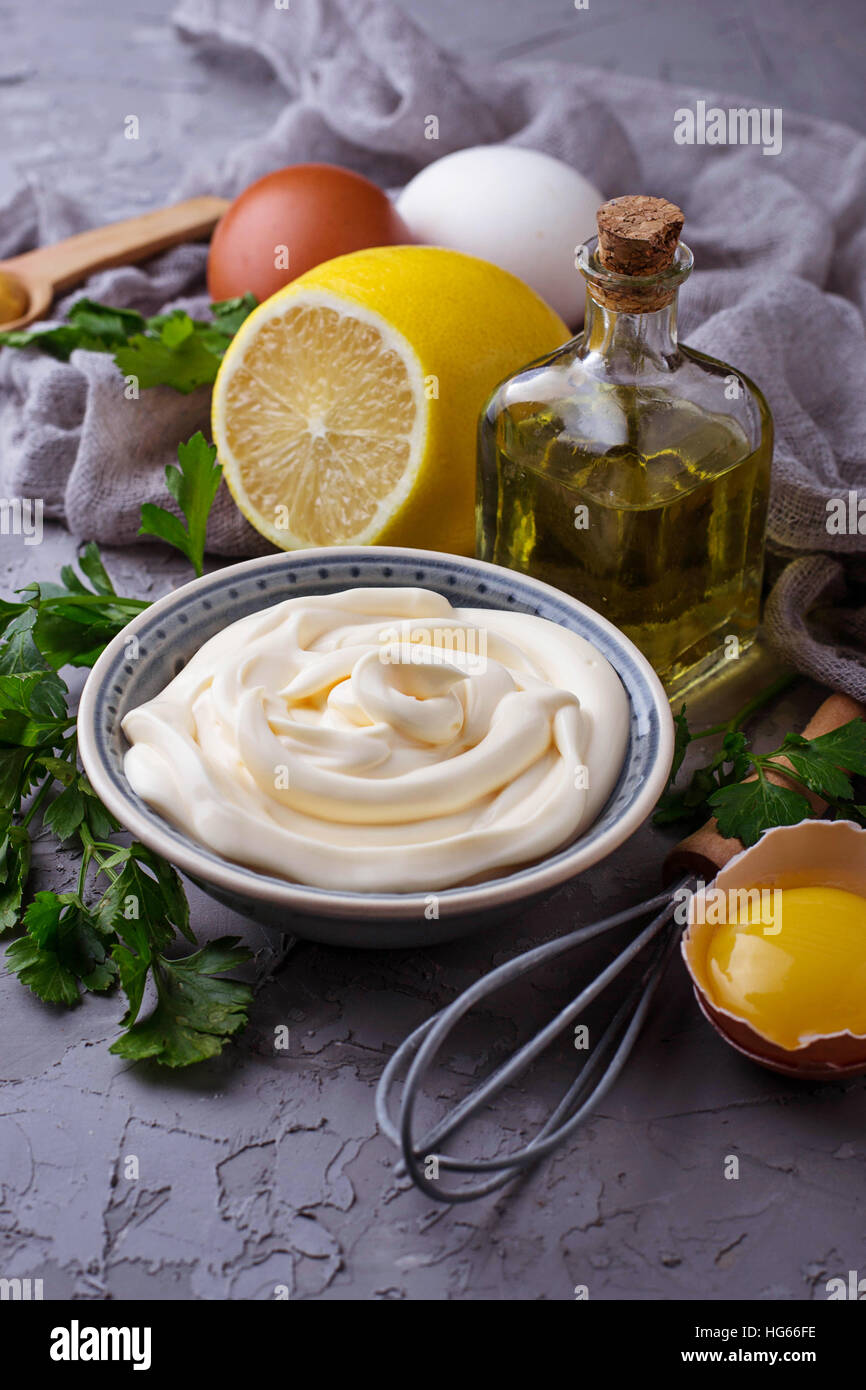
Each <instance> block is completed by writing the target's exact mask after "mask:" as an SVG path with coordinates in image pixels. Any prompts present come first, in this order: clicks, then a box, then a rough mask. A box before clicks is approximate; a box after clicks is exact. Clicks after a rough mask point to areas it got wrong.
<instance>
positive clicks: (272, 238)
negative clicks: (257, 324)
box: [207, 164, 412, 302]
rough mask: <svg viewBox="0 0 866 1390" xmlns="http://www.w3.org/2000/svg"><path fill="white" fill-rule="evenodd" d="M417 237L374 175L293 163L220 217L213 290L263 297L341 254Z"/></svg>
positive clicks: (211, 262) (211, 264) (210, 278)
mask: <svg viewBox="0 0 866 1390" xmlns="http://www.w3.org/2000/svg"><path fill="white" fill-rule="evenodd" d="M411 240H412V237H411V236H410V235H409V232H408V231H407V229H406V227H405V226H404V224H403V222H402V221H401V219H400V217H399V216H398V215H397V213H396V212H395V210H394V208H393V206H392V204H391V201H390V199H389V198H388V197H387V195H386V194H385V193H383V192H382V190H381V188H377V187H376V185H375V184H374V183H371V182H370V180H369V179H365V178H362V177H361V175H360V174H354V173H352V171H351V170H350V169H340V168H338V167H337V166H336V165H334V164H292V165H289V167H288V168H286V169H276V170H275V171H274V172H273V173H272V174H266V175H265V177H264V178H263V179H259V180H258V181H257V182H256V183H253V184H251V185H250V187H249V188H247V189H246V190H245V191H244V192H243V193H241V194H240V196H239V197H238V198H236V199H235V201H234V202H233V203H232V205H231V207H230V208H229V210H228V212H227V213H226V214H225V216H224V217H223V218H222V219H221V221H220V222H219V223H218V225H217V229H216V231H215V232H214V234H213V239H212V241H211V245H210V253H209V255H208V266H207V283H208V290H209V292H210V296H211V299H214V300H220V299H233V298H234V297H235V296H236V295H242V294H246V293H248V292H251V293H252V294H254V295H255V297H256V299H258V300H259V302H261V301H262V300H263V299H267V298H268V297H269V296H270V295H272V294H275V293H276V291H277V290H279V289H281V288H282V286H283V285H287V284H288V283H289V281H290V280H294V279H296V277H297V276H298V275H303V273H304V271H305V270H311V269H312V267H313V266H315V265H320V264H321V262H322V261H329V260H331V259H332V258H333V257H334V256H342V255H345V254H346V253H347V252H349V251H361V250H364V249H365V248H366V247H368V246H392V245H394V244H396V243H401V242H408V241H411Z"/></svg>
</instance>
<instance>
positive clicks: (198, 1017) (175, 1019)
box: [109, 936, 252, 1067]
mask: <svg viewBox="0 0 866 1390" xmlns="http://www.w3.org/2000/svg"><path fill="white" fill-rule="evenodd" d="M249 956H250V953H249V952H248V951H246V950H244V949H243V948H242V947H239V946H238V938H237V937H236V936H228V937H223V938H221V939H220V940H219V941H213V942H211V943H210V944H209V945H208V946H205V947H203V948H202V950H200V951H196V952H194V953H193V954H192V955H191V956H186V957H185V958H183V959H181V960H166V959H165V957H164V956H161V957H160V958H159V959H158V960H157V961H156V962H155V965H154V981H155V984H156V990H157V1003H156V1007H155V1008H154V1010H153V1012H152V1013H151V1014H149V1015H148V1016H147V1018H144V1019H141V1020H140V1021H139V1022H137V1023H134V1024H132V1026H131V1027H130V1028H129V1029H128V1031H127V1032H126V1033H124V1034H123V1035H122V1036H121V1037H119V1038H118V1039H117V1040H116V1042H114V1043H112V1045H111V1048H110V1049H109V1050H110V1051H111V1052H113V1053H114V1054H115V1055H116V1056H119V1057H127V1058H129V1059H130V1060H132V1061H139V1060H141V1059H143V1058H146V1057H153V1058H156V1060H157V1061H159V1062H162V1063H163V1064H164V1065H165V1066H169V1067H184V1066H188V1065H189V1064H190V1063H191V1062H200V1061H204V1060H205V1059H206V1058H208V1057H216V1056H217V1055H218V1054H219V1053H220V1052H221V1051H222V1049H223V1047H224V1045H225V1043H226V1042H228V1040H229V1038H231V1037H232V1036H233V1035H234V1034H235V1033H237V1032H239V1030H240V1029H241V1028H243V1027H244V1026H245V1024H246V1021H247V1018H246V1010H247V1008H248V1006H249V1004H250V1001H251V1000H252V990H251V989H250V987H249V985H245V984H240V983H239V982H238V981H236V980H219V979H215V978H214V976H216V975H222V974H224V972H225V971H227V970H231V969H233V968H234V967H235V966H237V965H240V964H242V963H243V962H244V961H245V960H249ZM123 968H125V969H127V970H128V969H129V966H128V963H127V962H125V963H124V967H123ZM127 979H128V980H129V975H127ZM130 983H131V984H132V983H133V982H132V981H130ZM136 983H137V982H136ZM139 1003H140V996H139Z"/></svg>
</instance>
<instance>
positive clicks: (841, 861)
mask: <svg viewBox="0 0 866 1390" xmlns="http://www.w3.org/2000/svg"><path fill="white" fill-rule="evenodd" d="M816 883H820V884H822V885H825V886H826V887H828V888H844V889H846V890H847V891H848V892H849V893H859V894H860V895H861V896H862V897H866V830H864V829H863V828H862V827H861V826H859V825H855V824H854V823H853V822H852V821H813V820H804V821H801V822H800V823H799V825H784V826H778V827H777V828H776V829H774V830H767V831H765V832H764V834H763V835H762V836H761V838H760V840H759V841H758V843H757V844H756V845H753V846H752V847H751V849H746V850H743V852H742V853H741V854H738V855H736V856H735V858H733V859H731V860H730V861H729V863H727V864H726V865H725V867H724V868H723V869H722V870H721V872H720V873H719V874H717V875H716V877H715V878H714V879H713V881H712V883H709V884H707V885H706V886H705V887H704V888H702V889H700V890H699V891H698V892H696V893H695V894H694V896H693V897H692V898H691V900H690V902H689V905H688V926H687V928H686V931H685V933H684V934H683V939H682V943H681V949H682V954H683V960H684V961H685V965H686V969H687V970H688V972H689V975H690V976H691V978H692V983H693V985H694V989H695V997H696V998H697V1001H698V1004H699V1005H700V1008H701V1012H702V1013H703V1014H704V1017H705V1018H707V1019H709V1021H710V1023H711V1024H712V1025H713V1027H714V1028H715V1029H716V1032H717V1033H720V1034H721V1035H722V1037H723V1038H724V1039H725V1041H726V1042H729V1043H730V1044H731V1046H732V1047H735V1048H736V1049H737V1051H738V1052H741V1053H742V1054H743V1055H744V1056H745V1057H749V1058H750V1059H751V1060H752V1061H753V1062H757V1063H758V1065H759V1066H762V1067H767V1068H769V1070H770V1071H775V1072H781V1073H782V1074H783V1075H784V1076H795V1077H800V1078H802V1079H803V1080H810V1081H838V1080H840V1079H841V1078H843V1077H848V1076H859V1075H861V1074H863V1073H866V1037H862V1036H858V1035H857V1034H855V1033H851V1032H848V1031H847V1030H846V1031H845V1032H842V1033H833V1034H829V1035H827V1036H825V1037H819V1038H814V1039H812V1041H811V1042H809V1043H807V1044H805V1045H804V1046H802V1047H798V1048H793V1049H789V1048H785V1047H780V1046H779V1044H778V1043H776V1042H773V1040H772V1039H771V1038H768V1037H766V1036H765V1035H764V1034H763V1033H761V1032H759V1031H758V1030H757V1029H756V1028H754V1027H753V1026H752V1025H751V1024H750V1023H747V1022H746V1021H745V1020H744V1019H742V1018H739V1017H737V1015H735V1014H732V1013H730V1012H729V1011H728V1010H727V1009H723V1008H721V1007H719V1005H717V1004H715V1003H713V1002H712V1000H711V997H710V994H709V990H708V985H707V976H706V953H707V945H708V943H709V939H710V936H711V935H712V933H713V931H714V929H715V924H714V923H711V922H706V921H702V920H701V918H702V917H704V916H705V912H704V911H702V900H703V899H704V897H705V895H706V893H707V892H708V891H709V890H710V889H714V888H716V889H722V890H723V891H725V892H727V890H728V889H731V888H806V887H809V886H810V885H814V884H816Z"/></svg>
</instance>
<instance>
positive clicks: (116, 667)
mask: <svg viewBox="0 0 866 1390" xmlns="http://www.w3.org/2000/svg"><path fill="white" fill-rule="evenodd" d="M380 557H381V561H380ZM389 560H393V561H394V562H405V561H409V562H410V563H411V564H412V565H414V566H415V568H416V570H417V575H416V578H415V581H414V582H417V583H419V584H420V583H423V584H424V585H425V586H426V587H430V588H434V589H438V591H439V592H442V593H444V594H445V596H446V597H447V595H448V590H449V588H450V587H456V585H457V583H458V580H457V579H456V578H455V577H454V575H455V571H456V570H463V571H464V572H467V573H468V574H470V575H473V576H476V577H478V580H479V582H478V583H476V584H475V585H474V587H475V588H476V589H477V592H478V594H479V596H480V598H481V602H480V603H478V604H477V605H475V606H478V607H481V606H487V607H490V608H504V609H506V611H507V610H508V609H509V608H513V610H514V611H517V612H520V611H524V612H526V611H528V612H538V611H539V608H540V607H541V606H542V601H543V608H544V612H543V614H542V616H544V617H547V618H551V619H552V620H553V621H554V622H556V621H558V620H559V615H561V616H562V617H565V618H567V620H568V621H567V622H566V624H565V625H566V626H568V627H569V628H570V629H571V630H572V631H577V632H579V633H580V635H581V636H584V637H586V638H587V639H588V640H589V641H591V642H593V643H594V644H595V646H596V647H597V648H598V649H599V651H600V652H601V653H602V654H603V655H604V656H605V657H606V658H607V660H608V661H609V662H610V663H611V665H612V666H613V667H614V670H615V671H616V672H617V675H618V676H619V678H620V680H621V681H622V683H623V686H624V687H625V689H626V693H627V694H628V697H629V706H630V712H631V717H632V726H633V724H634V718H635V715H636V714H638V715H641V714H642V715H643V716H644V717H645V719H646V728H645V729H642V730H641V738H642V739H644V738H645V739H648V740H649V741H650V747H649V749H647V750H645V751H646V753H647V761H648V764H649V767H650V772H649V774H648V775H647V776H646V778H645V779H644V781H643V782H642V784H641V786H640V789H639V791H638V793H637V795H636V796H635V797H634V799H633V800H632V802H631V803H630V804H629V805H628V807H627V808H626V810H625V811H624V813H623V814H622V815H621V816H620V817H619V818H618V819H617V820H615V821H614V822H613V823H612V824H611V825H609V826H606V827H605V826H604V825H603V820H604V816H605V812H606V810H607V807H609V806H610V804H611V802H612V801H614V800H615V799H616V797H617V794H618V792H619V790H620V788H621V786H622V783H623V780H624V778H625V777H626V776H627V774H628V769H629V763H630V759H629V757H628V756H627V757H626V761H625V763H624V765H623V768H622V770H621V772H620V776H619V778H618V780H617V783H616V785H615V786H614V788H613V789H612V791H611V794H610V796H609V798H608V800H607V802H606V804H605V807H603V808H602V810H601V812H600V813H599V816H598V817H597V818H596V821H595V822H594V823H593V825H592V826H590V828H589V829H588V830H587V832H586V833H585V834H584V835H582V836H580V837H579V838H578V839H577V840H575V841H573V842H572V843H571V845H568V846H566V847H565V848H564V849H561V850H557V851H556V852H555V853H553V854H551V855H549V856H548V857H547V858H545V859H542V860H541V861H539V862H538V863H537V864H530V865H527V866H524V867H521V868H519V869H517V870H515V871H513V872H511V873H508V872H506V873H503V874H502V875H500V876H499V877H497V878H491V879H488V880H485V881H484V882H481V883H475V884H469V885H465V886H463V887H455V888H443V889H440V890H439V891H438V892H437V893H436V894H435V895H434V896H435V898H436V901H437V909H438V911H439V914H440V916H445V915H446V914H448V915H451V916H453V915H460V916H463V915H464V914H468V913H477V912H487V911H491V910H494V909H495V908H496V907H498V906H506V905H509V904H512V903H513V902H514V901H515V899H518V900H523V899H528V900H529V899H532V898H534V897H536V896H540V895H542V894H545V893H548V892H550V891H552V890H553V889H554V888H556V887H558V886H560V885H561V884H563V883H566V882H568V881H569V880H570V879H572V878H574V877H576V876H577V875H578V874H580V873H581V872H583V871H584V870H585V869H588V868H590V867H591V866H592V865H593V864H596V863H598V862H599V861H600V860H601V859H603V858H606V857H607V855H609V854H610V853H612V852H613V851H614V850H615V849H617V848H618V847H619V846H620V845H621V844H623V843H624V841H625V840H627V839H629V838H630V837H631V835H633V834H634V832H635V831H636V830H637V829H638V828H639V827H640V826H641V825H642V824H643V822H644V821H645V820H646V818H647V816H648V815H649V814H650V812H651V811H652V809H653V806H654V805H655V803H656V801H657V800H658V798H659V796H660V795H661V793H662V791H663V790H664V787H665V784H666V782H667V777H668V772H669V770H670V765H671V760H672V757H673V747H674V726H673V719H672V716H671V711H670V705H669V703H668V699H667V696H666V694H665V691H664V687H663V686H662V684H661V681H660V680H659V678H658V676H657V675H656V673H655V671H654V670H653V668H652V666H651V665H650V663H649V662H648V661H647V659H646V657H645V656H644V655H643V654H642V653H641V652H640V651H639V650H638V649H637V647H636V646H635V645H634V643H633V642H631V641H630V640H629V638H627V637H626V636H625V635H624V634H623V633H622V632H620V631H619V629H618V628H616V627H614V625H613V624H612V623H610V622H608V620H607V619H606V618H603V617H601V615H600V614H598V613H596V612H595V611H594V610H593V609H591V608H588V607H587V606H586V604H583V603H581V602H580V600H579V599H575V598H571V597H570V596H569V595H567V594H564V593H562V592H561V591H560V590H559V589H555V588H553V586H552V585H550V584H545V583H544V582H543V581H541V580H539V579H533V578H531V577H530V576H528V575H524V574H520V573H518V572H515V571H512V570H508V569H505V568H503V567H502V566H500V565H493V564H489V563H488V562H487V561H485V560H475V559H472V558H470V557H468V556H462V555H450V554H448V553H447V552H443V551H433V550H416V549H409V548H404V547H401V546H369V547H359V548H353V549H352V548H349V547H326V548H315V549H312V548H311V549H308V550H294V551H283V552H280V553H278V554H275V555H265V556H261V557H259V558H257V559H253V560H243V561H241V562H240V563H238V564H235V565H229V566H226V567H225V568H223V569H220V570H215V571H214V572H213V573H211V574H206V575H204V576H203V577H202V578H201V579H193V580H191V581H190V582H189V583H187V584H184V585H182V586H181V587H180V588H179V589H174V590H172V591H171V592H170V593H168V594H166V595H164V596H163V597H162V598H160V599H157V600H156V601H155V602H154V603H153V604H152V605H151V606H150V607H149V608H147V609H145V611H144V612H143V613H140V614H139V615H138V616H137V617H136V618H134V619H133V620H132V622H130V623H128V624H127V626H126V627H125V628H124V629H123V630H122V632H120V633H118V635H117V636H116V637H115V638H113V639H112V641H111V642H110V643H109V644H108V646H107V647H106V649H105V651H104V652H103V653H102V655H101V656H100V657H99V659H98V660H97V662H96V664H95V665H94V667H93V670H92V671H91V672H90V675H89V677H88V679H87V682H86V684H85V686H84V690H83V692H82V695H81V701H80V704H79V711H78V745H79V752H80V754H81V760H82V763H83V765H84V770H85V772H86V774H87V776H88V778H89V780H90V783H91V785H92V786H93V788H94V791H95V792H96V794H97V795H98V796H99V797H100V799H101V800H102V801H103V802H104V804H105V805H106V806H107V808H108V810H109V811H110V812H111V813H112V815H113V816H114V817H115V818H116V819H117V820H118V821H119V822H120V823H121V825H122V826H123V827H124V828H125V829H126V830H128V831H129V832H130V833H131V834H132V835H133V836H135V838H136V839H138V840H140V841H141V843H142V844H145V845H147V847H148V848H149V849H152V850H154V851H155V852H156V853H157V854H160V855H161V856H162V857H163V858H164V859H167V860H169V862H170V863H172V864H174V865H175V867H177V868H178V869H181V870H182V871H183V872H184V873H186V874H188V875H189V876H190V877H191V878H193V879H195V880H197V881H200V882H202V883H203V884H204V885H207V884H213V885H214V886H215V887H217V888H219V889H221V890H222V891H224V892H226V893H230V894H235V895H238V896H239V897H252V898H255V899H258V900H260V901H265V902H269V903H272V904H275V905H277V906H284V907H285V908H286V910H287V911H290V912H300V913H308V914H309V915H312V916H315V917H339V918H344V919H348V918H352V917H354V916H358V915H359V913H360V914H361V915H363V916H365V917H366V916H369V915H370V914H371V913H374V912H375V913H378V914H379V915H380V916H382V917H383V918H385V919H387V920H395V919H400V918H405V917H409V916H414V915H417V914H418V913H419V912H420V913H422V914H423V912H424V909H425V907H427V905H428V904H429V900H430V896H431V895H430V894H429V893H424V892H420V891H419V892H417V893H357V892H349V891H346V890H344V889H339V888H333V889H331V888H314V887H311V886H310V885H307V884H302V883H295V882H292V881H290V880H288V879H281V878H277V877H275V876H273V875H270V874H264V873H260V872H258V871H257V870H255V869H249V868H246V867H245V866H244V865H242V864H235V863H233V862H232V861H231V860H228V859H224V858H222V856H220V855H218V854H215V853H214V852H213V851H211V850H209V849H207V848H205V847H204V846H202V845H199V844H197V843H196V842H195V841H194V840H191V839H190V838H188V837H187V836H186V835H184V833H183V831H181V830H179V829H177V828H176V827H175V826H173V825H172V824H171V823H170V822H168V821H165V820H163V819H162V817H161V816H159V815H158V813H157V812H156V811H153V810H152V809H151V808H150V807H148V806H147V805H146V803H145V802H143V801H142V800H141V799H140V798H139V797H138V796H136V794H135V793H134V792H133V791H132V789H131V787H129V785H128V783H127V782H126V780H125V778H124V777H123V774H122V772H119V771H118V770H117V768H116V767H115V765H114V761H115V760H114V758H113V757H112V753H111V750H110V748H109V746H108V738H107V736H106V734H105V730H104V729H103V720H102V717H101V716H102V713H103V706H106V708H107V711H108V713H110V714H112V715H115V712H116V705H115V706H112V705H111V704H110V703H109V698H110V697H109V695H108V692H109V691H114V692H115V693H117V692H121V694H122V690H123V677H124V674H129V663H128V660H127V657H126V654H125V653H126V646H127V643H128V641H129V639H130V638H131V637H133V636H135V637H137V638H138V639H139V642H140V644H141V648H142V654H146V651H147V648H146V647H145V645H144V642H145V639H146V638H147V636H148V635H149V634H151V632H152V633H153V634H154V635H155V634H156V630H157V629H158V628H161V626H162V624H163V623H164V622H165V621H166V620H168V622H171V620H172V617H174V616H175V615H176V614H178V613H180V612H182V610H183V606H184V603H185V602H187V601H188V600H190V599H191V598H192V597H196V598H199V599H200V598H202V597H203V596H205V595H207V594H208V592H209V591H212V593H213V594H214V595H215V594H216V593H217V592H219V591H220V590H223V589H225V588H226V587H227V586H228V587H229V590H230V591H231V589H232V588H234V584H235V581H241V580H243V579H246V578H248V577H250V576H256V575H258V576H259V582H258V588H259V589H261V590H263V591H264V590H265V589H266V587H267V586H266V585H262V584H261V582H260V580H261V577H262V576H263V575H264V574H265V573H266V572H267V571H268V570H269V569H277V570H280V571H282V570H285V571H287V572H288V577H289V578H290V579H291V576H292V572H293V571H294V570H301V569H303V570H307V571H308V570H310V569H313V570H317V571H318V574H317V576H316V577H317V579H318V580H319V582H320V584H321V592H325V593H327V592H329V591H330V592H337V591H338V589H344V588H346V587H347V586H348V583H349V582H350V581H351V579H357V580H358V582H360V583H363V582H364V581H363V572H364V570H365V569H366V570H369V569H370V567H371V566H375V565H376V564H377V562H378V563H379V565H380V575H379V577H378V578H377V580H376V582H377V583H379V582H383V581H384V582H385V583H387V582H388V581H389V579H391V578H392V576H393V566H392V565H389V564H388V561H389ZM333 568H340V569H344V568H348V570H349V572H350V578H349V581H347V579H346V577H345V576H344V577H342V578H341V579H340V581H339V583H338V584H337V585H336V586H334V585H329V584H328V583H327V582H326V581H328V579H329V578H330V575H329V571H330V570H331V569H333ZM353 570H357V571H358V573H357V574H354V573H352V571H353ZM418 575H423V578H419V577H418ZM485 576H486V577H487V579H488V582H487V583H486V584H485V583H483V582H481V579H482V578H483V577H485ZM443 581H444V582H443ZM404 582H405V581H404ZM508 586H513V587H514V589H515V590H516V591H517V592H516V593H514V594H511V595H508V593H507V592H505V593H504V599H505V601H504V602H492V601H487V599H488V595H489V596H490V599H491V600H492V599H493V598H495V597H496V594H497V593H498V592H500V591H506V590H507V588H508ZM520 591H522V594H521V593H520ZM532 595H537V597H538V600H539V602H538V604H536V606H535V608H533V607H532V606H531V602H530V599H531V596H532ZM230 597H232V598H236V597H238V594H237V593H235V594H232V593H231V592H230ZM278 601H282V600H278ZM266 606H267V599H266V598H265V597H264V592H263V600H262V603H261V607H266ZM184 621H185V620H184ZM228 621H234V619H233V618H229V619H228ZM202 640H206V639H202ZM198 645H201V643H199V644H198ZM124 668H126V672H124ZM641 691H642V692H643V694H644V696H645V707H644V708H643V709H642V710H636V709H635V700H634V695H635V693H636V692H641ZM118 698H120V696H118ZM124 712H125V711H124ZM121 717H122V716H121V715H120V713H116V717H115V718H114V723H115V725H119V721H120V718H121Z"/></svg>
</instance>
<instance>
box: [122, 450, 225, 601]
mask: <svg viewBox="0 0 866 1390" xmlns="http://www.w3.org/2000/svg"><path fill="white" fill-rule="evenodd" d="M177 457H178V462H179V463H180V468H176V467H175V466H174V465H173V464H169V465H168V467H167V468H166V470H165V481H166V485H167V487H168V490H169V492H170V493H171V495H172V497H173V498H174V500H175V501H176V502H177V504H178V506H179V507H180V510H181V512H182V513H183V515H184V517H185V518H186V526H184V525H183V523H182V522H181V521H180V520H179V519H178V517H176V516H175V514H174V513H173V512H170V511H167V510H166V508H165V507H157V506H154V505H153V504H152V503H150V502H146V503H145V505H144V506H143V507H142V509H141V527H140V529H139V532H138V534H139V535H140V536H158V537H159V538H160V539H161V540H164V541H168V543H169V545H173V546H174V547H175V548H176V549H177V550H180V551H182V553H183V554H184V555H185V556H186V557H187V559H188V560H189V561H190V563H191V564H192V566H193V569H194V570H195V572H196V574H197V575H201V574H202V571H203V568H204V547H205V539H206V534H207V519H208V514H209V512H210V509H211V506H212V505H213V500H214V497H215V496H216V492H217V488H218V487H219V483H220V478H221V477H222V468H221V467H220V465H219V464H218V463H217V462H216V448H215V447H214V446H213V445H212V444H208V442H207V440H206V439H205V437H204V435H203V434H202V433H201V431H199V432H198V433H197V434H194V435H193V436H192V439H190V440H188V442H187V443H186V444H181V445H180V446H179V447H178V451H177Z"/></svg>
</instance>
